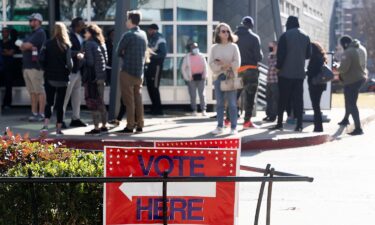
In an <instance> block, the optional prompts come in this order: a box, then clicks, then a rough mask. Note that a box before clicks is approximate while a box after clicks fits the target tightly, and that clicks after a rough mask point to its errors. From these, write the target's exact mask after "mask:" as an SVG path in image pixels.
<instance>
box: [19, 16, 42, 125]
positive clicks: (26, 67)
mask: <svg viewBox="0 0 375 225" xmlns="http://www.w3.org/2000/svg"><path fill="white" fill-rule="evenodd" d="M42 21H43V17H42V15H40V14H39V13H33V14H32V15H31V16H29V25H30V27H31V29H32V32H31V34H30V35H29V36H27V37H26V39H25V40H24V42H23V43H22V45H21V46H20V49H21V51H22V54H23V58H22V65H23V78H24V79H25V84H26V88H27V90H28V92H29V94H30V96H31V112H32V115H31V116H30V117H29V121H43V120H44V107H45V104H46V94H45V91H44V77H43V71H42V68H41V67H40V65H39V58H38V57H39V52H40V49H41V48H42V46H43V44H44V42H45V41H46V33H45V31H44V30H43V29H42V27H41V26H42ZM38 104H39V108H38Z"/></svg>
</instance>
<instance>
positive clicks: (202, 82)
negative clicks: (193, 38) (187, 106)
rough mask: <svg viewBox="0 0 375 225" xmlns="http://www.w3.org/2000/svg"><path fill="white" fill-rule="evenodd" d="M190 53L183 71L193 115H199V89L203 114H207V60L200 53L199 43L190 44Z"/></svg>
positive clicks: (183, 62)
mask: <svg viewBox="0 0 375 225" xmlns="http://www.w3.org/2000/svg"><path fill="white" fill-rule="evenodd" d="M189 50H190V53H188V54H187V55H186V56H185V57H184V59H183V61H182V66H181V72H182V75H183V77H184V79H185V81H186V82H187V84H188V88H189V94H190V103H191V109H192V110H193V115H197V102H196V101H197V99H196V98H197V91H198V95H199V101H200V106H201V110H202V115H203V116H206V115H207V113H206V91H205V86H206V79H207V62H206V59H205V58H204V56H203V55H202V54H201V53H199V48H198V44H197V43H192V44H190V45H189Z"/></svg>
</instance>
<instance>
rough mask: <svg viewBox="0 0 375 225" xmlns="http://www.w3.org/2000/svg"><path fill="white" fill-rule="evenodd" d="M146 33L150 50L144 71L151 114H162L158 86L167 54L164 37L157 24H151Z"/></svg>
mask: <svg viewBox="0 0 375 225" xmlns="http://www.w3.org/2000/svg"><path fill="white" fill-rule="evenodd" d="M147 33H148V35H149V44H148V47H149V48H150V49H151V50H152V53H151V58H150V63H149V64H148V66H147V69H146V72H145V75H146V84H147V90H148V94H149V96H150V99H151V102H152V108H151V114H153V115H163V109H162V106H161V99H160V92H159V86H160V78H161V74H162V71H163V63H164V59H165V56H166V55H167V46H166V41H165V38H164V37H163V35H162V34H161V33H159V27H158V25H156V24H151V25H150V26H149V27H148V29H147Z"/></svg>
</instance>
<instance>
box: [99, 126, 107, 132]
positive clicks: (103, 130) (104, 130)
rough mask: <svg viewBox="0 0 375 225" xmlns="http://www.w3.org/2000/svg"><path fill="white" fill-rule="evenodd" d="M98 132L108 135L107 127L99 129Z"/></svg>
mask: <svg viewBox="0 0 375 225" xmlns="http://www.w3.org/2000/svg"><path fill="white" fill-rule="evenodd" d="M100 132H101V133H108V128H107V127H101V128H100Z"/></svg>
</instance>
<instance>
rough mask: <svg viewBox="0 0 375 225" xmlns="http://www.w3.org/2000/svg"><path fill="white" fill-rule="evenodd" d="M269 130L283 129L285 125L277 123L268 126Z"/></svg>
mask: <svg viewBox="0 0 375 225" xmlns="http://www.w3.org/2000/svg"><path fill="white" fill-rule="evenodd" d="M268 130H283V125H280V124H277V125H276V126H273V127H271V128H268Z"/></svg>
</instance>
